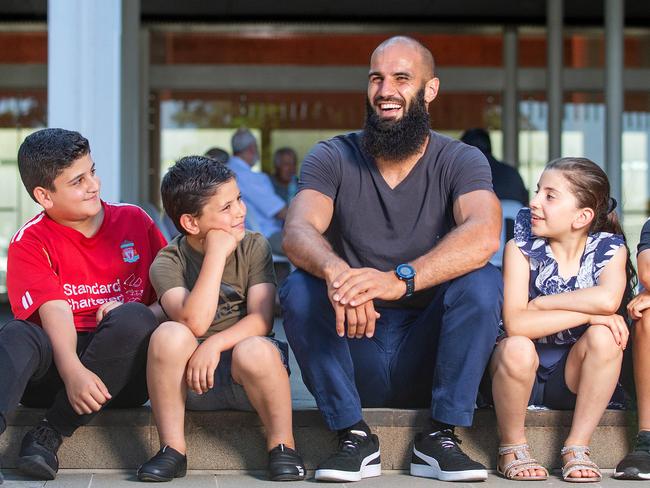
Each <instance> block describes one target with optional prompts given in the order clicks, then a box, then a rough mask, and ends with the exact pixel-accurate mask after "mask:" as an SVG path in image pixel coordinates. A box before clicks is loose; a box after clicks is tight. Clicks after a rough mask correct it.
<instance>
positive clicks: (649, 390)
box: [632, 309, 650, 431]
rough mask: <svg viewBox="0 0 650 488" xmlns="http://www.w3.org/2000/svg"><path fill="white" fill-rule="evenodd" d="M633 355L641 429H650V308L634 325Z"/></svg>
mask: <svg viewBox="0 0 650 488" xmlns="http://www.w3.org/2000/svg"><path fill="white" fill-rule="evenodd" d="M632 344H633V350H632V352H633V356H634V382H635V384H636V402H637V408H638V414H639V430H649V431H650V355H648V348H650V309H648V310H645V311H644V312H643V316H642V318H641V319H640V320H638V321H637V322H636V324H635V325H634V340H633V341H632Z"/></svg>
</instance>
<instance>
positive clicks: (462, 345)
mask: <svg viewBox="0 0 650 488" xmlns="http://www.w3.org/2000/svg"><path fill="white" fill-rule="evenodd" d="M438 86H439V80H438V78H436V77H435V76H434V61H433V56H432V55H431V53H430V52H429V50H428V49H426V48H425V47H424V46H422V45H421V44H420V43H419V42H417V41H415V40H414V39H411V38H407V37H393V38H390V39H388V40H386V41H384V42H383V43H382V44H380V45H379V47H377V49H376V50H375V51H374V53H373V54H372V58H371V60H370V73H369V76H368V97H367V118H366V124H365V127H364V129H363V131H361V132H356V133H351V134H347V135H342V136H338V137H334V138H333V139H330V140H328V141H325V142H320V143H318V144H317V145H316V146H315V147H314V148H313V149H312V150H311V152H310V153H309V155H308V156H307V157H306V159H305V161H304V163H303V165H302V171H301V177H300V184H299V188H298V190H299V193H298V195H297V196H296V198H295V199H294V201H293V203H292V204H291V207H290V209H289V212H288V217H287V221H286V224H285V228H284V239H283V245H284V249H285V251H286V253H287V256H288V257H289V258H290V259H291V261H292V262H293V263H294V264H295V265H296V267H297V268H298V269H297V270H296V271H295V272H294V273H292V274H291V275H290V277H289V278H288V279H287V281H286V282H285V284H284V286H283V288H282V289H281V291H280V299H281V302H282V305H283V308H284V327H285V330H286V334H287V337H288V339H289V343H290V344H291V347H292V349H293V351H294V353H295V355H296V359H297V360H298V364H299V365H300V369H301V371H302V376H303V379H304V381H305V384H306V385H307V388H308V389H309V391H310V392H311V393H312V394H313V395H314V397H315V399H316V402H317V404H318V408H319V409H320V411H321V413H322V415H323V417H324V419H325V422H326V423H327V426H328V427H329V428H330V429H331V430H336V431H338V434H339V448H338V450H337V451H336V452H335V453H334V454H333V455H332V456H331V457H329V458H328V459H326V460H325V461H323V462H322V463H321V464H320V466H319V467H318V469H317V470H316V479H318V480H329V481H357V480H360V479H361V478H365V477H369V476H377V475H379V474H381V462H380V450H379V441H378V438H377V436H376V435H374V434H372V433H371V431H370V428H369V427H368V425H367V424H366V423H365V422H364V420H363V418H362V407H394V408H415V407H419V408H430V411H431V427H430V428H429V429H428V430H427V431H426V432H422V433H420V434H418V435H417V436H416V438H415V443H414V448H413V457H412V464H411V474H413V475H416V476H427V477H431V478H438V479H442V480H449V481H459V480H466V481H474V480H484V479H486V478H487V471H486V469H485V467H484V466H483V465H481V464H479V463H477V462H475V461H472V460H471V459H470V458H469V457H468V456H467V455H465V454H464V453H463V452H462V451H461V450H460V448H459V446H458V444H459V442H460V441H459V440H458V438H457V437H456V435H455V434H454V426H470V425H471V424H472V418H473V414H474V407H475V401H476V394H477V390H478V386H479V383H480V380H481V376H482V374H483V371H484V369H485V366H486V364H487V362H488V359H489V357H490V354H491V352H492V348H493V346H494V343H495V339H496V336H497V330H498V322H499V318H500V313H501V303H502V300H503V298H502V295H503V293H502V281H501V275H500V273H499V272H498V271H497V270H496V269H495V268H493V267H492V266H490V265H489V264H487V263H488V260H489V259H490V257H491V256H492V254H493V253H494V252H495V251H496V250H497V248H498V247H499V235H500V228H501V212H500V207H499V203H498V200H497V198H496V197H495V195H494V193H493V192H492V182H491V175H490V166H489V165H488V163H487V161H486V159H485V157H484V156H483V155H482V154H481V152H480V151H479V150H478V149H476V148H473V147H470V146H467V145H465V144H463V143H461V142H459V141H456V140H453V139H450V138H448V137H445V136H443V135H441V134H437V133H436V132H434V131H432V130H431V129H430V124H429V114H428V106H429V104H430V103H431V102H432V101H433V100H434V99H435V98H436V95H437V93H438Z"/></svg>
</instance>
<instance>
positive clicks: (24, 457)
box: [16, 420, 63, 480]
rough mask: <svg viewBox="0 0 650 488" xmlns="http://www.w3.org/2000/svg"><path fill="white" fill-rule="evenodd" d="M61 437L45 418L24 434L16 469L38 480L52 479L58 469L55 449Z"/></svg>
mask: <svg viewBox="0 0 650 488" xmlns="http://www.w3.org/2000/svg"><path fill="white" fill-rule="evenodd" d="M61 442H63V439H62V438H61V434H59V433H58V432H57V431H56V430H55V429H54V428H53V427H52V426H51V425H50V424H49V422H47V420H41V421H40V422H39V423H38V424H37V425H36V427H34V428H33V429H32V430H30V431H29V432H27V434H25V437H23V441H22V443H21V445H20V452H19V453H18V461H17V463H16V467H17V468H18V470H19V471H20V472H21V473H23V474H26V475H27V476H30V477H32V478H36V479H38V480H53V479H54V478H56V473H57V471H58V470H59V458H58V457H57V451H58V450H59V447H60V446H61Z"/></svg>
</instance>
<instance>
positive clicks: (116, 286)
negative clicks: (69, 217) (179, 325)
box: [7, 202, 166, 332]
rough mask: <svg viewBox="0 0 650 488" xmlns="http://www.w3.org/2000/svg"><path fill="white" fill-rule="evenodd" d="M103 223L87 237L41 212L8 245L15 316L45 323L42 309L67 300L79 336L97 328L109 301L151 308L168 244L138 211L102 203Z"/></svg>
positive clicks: (8, 262)
mask: <svg viewBox="0 0 650 488" xmlns="http://www.w3.org/2000/svg"><path fill="white" fill-rule="evenodd" d="M102 206H103V208H104V220H103V222H102V224H101V226H100V228H99V230H98V231H97V233H96V234H95V235H94V236H92V237H90V238H88V237H85V236H84V235H83V234H82V233H80V232H78V231H76V230H75V229H72V228H70V227H66V226H64V225H61V224H58V223H57V222H55V221H54V220H52V219H51V218H50V217H48V216H47V214H46V213H45V212H41V213H40V214H38V215H37V216H36V217H34V218H33V219H32V220H30V221H29V222H27V223H26V224H25V225H23V226H22V227H21V228H20V230H19V231H18V232H17V233H16V235H14V236H13V238H12V239H11V243H10V244H9V253H8V261H7V290H8V293H9V300H10V302H11V309H12V311H13V314H14V317H15V318H17V319H19V320H29V321H31V322H34V323H37V324H40V323H41V322H40V317H39V315H38V308H39V307H40V306H41V305H43V304H44V303H45V302H48V301H50V300H67V302H68V303H69V304H70V307H71V308H72V313H73V315H74V323H75V327H76V328H77V331H78V332H86V331H93V330H94V329H95V328H96V327H97V323H96V319H95V313H96V312H97V309H98V308H99V306H100V305H102V304H103V303H106V302H107V301H113V300H115V301H119V302H142V303H144V304H145V305H150V304H151V303H152V302H153V301H154V300H155V298H156V297H155V293H154V291H153V288H152V287H151V283H150V282H149V266H150V265H151V263H152V261H153V259H154V257H156V254H157V253H158V251H159V250H160V249H161V248H162V247H164V246H165V244H166V241H165V238H164V237H163V236H162V234H161V233H160V231H159V230H158V228H157V227H156V225H155V224H154V222H153V220H151V218H150V217H149V216H148V215H147V214H146V213H145V212H144V211H143V210H142V209H141V208H139V207H137V206H135V205H128V204H114V203H106V202H102Z"/></svg>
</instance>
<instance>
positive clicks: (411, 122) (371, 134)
mask: <svg viewBox="0 0 650 488" xmlns="http://www.w3.org/2000/svg"><path fill="white" fill-rule="evenodd" d="M429 128H430V123H429V112H428V111H427V107H426V105H425V103H424V89H421V90H420V91H418V93H417V95H416V96H415V98H414V99H413V102H412V103H411V106H410V107H409V109H408V111H407V112H406V113H405V114H404V116H403V117H402V118H401V119H399V120H390V119H382V118H381V117H380V116H379V115H377V113H376V112H375V109H374V108H373V106H372V105H370V102H369V101H368V98H366V125H365V127H364V128H363V135H362V140H361V142H362V145H363V149H365V150H366V151H367V152H368V153H369V154H370V155H371V156H372V157H373V158H375V159H386V160H389V161H404V160H405V159H408V157H409V156H412V155H414V154H416V153H417V152H418V151H419V150H420V149H421V148H422V145H423V144H424V142H425V141H426V138H427V136H428V135H429Z"/></svg>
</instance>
